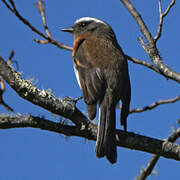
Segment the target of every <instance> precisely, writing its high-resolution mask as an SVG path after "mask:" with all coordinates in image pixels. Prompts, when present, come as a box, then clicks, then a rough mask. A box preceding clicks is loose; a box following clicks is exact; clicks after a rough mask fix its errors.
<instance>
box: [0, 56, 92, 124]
mask: <svg viewBox="0 0 180 180" xmlns="http://www.w3.org/2000/svg"><path fill="white" fill-rule="evenodd" d="M0 75H1V76H2V78H3V79H4V80H5V81H6V82H7V83H8V84H9V85H10V86H11V87H12V89H14V90H15V91H16V92H17V93H18V94H19V96H21V97H22V98H24V99H26V100H28V101H29V102H31V103H33V104H35V105H38V106H40V107H42V108H44V109H46V110H48V111H50V112H52V113H54V114H57V115H60V116H63V117H65V118H68V119H70V120H71V121H72V122H73V123H74V124H76V125H77V126H82V125H87V124H89V123H90V122H89V120H88V119H87V118H86V117H85V116H84V115H83V114H82V113H81V112H80V111H79V110H78V109H77V108H76V107H75V106H74V104H72V103H70V102H69V101H65V100H63V99H60V98H58V99H57V98H56V97H55V96H54V95H53V94H52V93H51V92H48V91H45V90H39V89H38V88H36V87H35V86H33V84H32V83H31V82H30V81H27V80H23V79H22V78H21V77H20V74H19V73H17V72H15V71H14V70H13V69H12V68H11V67H10V66H9V65H8V64H7V63H6V62H5V61H4V60H3V58H2V57H0Z"/></svg>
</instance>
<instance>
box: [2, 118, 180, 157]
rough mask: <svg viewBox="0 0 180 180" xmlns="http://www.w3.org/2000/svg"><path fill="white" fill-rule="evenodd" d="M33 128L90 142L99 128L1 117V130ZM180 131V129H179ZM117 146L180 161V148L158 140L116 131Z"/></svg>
mask: <svg viewBox="0 0 180 180" xmlns="http://www.w3.org/2000/svg"><path fill="white" fill-rule="evenodd" d="M22 127H33V128H40V129H43V130H48V131H52V132H56V133H61V134H64V135H67V136H78V137H83V138H86V139H89V140H94V141H95V140H96V137H97V127H96V126H95V125H94V126H91V125H90V126H86V127H85V128H83V129H82V128H78V127H76V126H69V125H64V124H61V123H55V122H52V121H49V120H46V119H44V118H41V117H34V116H21V115H17V116H6V115H0V129H9V128H22ZM179 129H180V128H179ZM116 140H117V145H118V146H120V147H125V148H129V149H134V150H138V151H144V152H148V153H153V154H158V155H160V156H163V157H165V158H171V159H175V160H178V161H180V146H178V145H176V144H173V143H170V142H167V141H161V140H158V139H154V138H150V137H146V136H142V135H138V134H134V133H130V132H124V131H122V130H116Z"/></svg>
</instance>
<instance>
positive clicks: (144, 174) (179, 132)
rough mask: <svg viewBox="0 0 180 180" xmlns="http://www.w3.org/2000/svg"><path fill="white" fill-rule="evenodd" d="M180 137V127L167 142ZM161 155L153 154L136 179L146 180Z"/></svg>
mask: <svg viewBox="0 0 180 180" xmlns="http://www.w3.org/2000/svg"><path fill="white" fill-rule="evenodd" d="M179 137H180V128H178V129H176V130H175V131H174V132H173V133H172V134H171V135H170V136H169V138H168V139H167V142H172V143H173V142H175V141H176V140H177V139H178V138H179ZM159 158H160V156H159V155H153V156H152V158H151V160H150V161H149V163H148V164H147V166H146V168H144V169H142V170H141V173H140V175H139V176H138V177H136V178H135V179H134V180H145V179H146V178H147V177H148V176H149V175H151V173H152V171H153V169H154V167H155V165H156V164H157V162H158V160H159Z"/></svg>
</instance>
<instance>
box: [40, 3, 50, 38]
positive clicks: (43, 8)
mask: <svg viewBox="0 0 180 180" xmlns="http://www.w3.org/2000/svg"><path fill="white" fill-rule="evenodd" d="M38 9H39V11H40V13H41V17H42V21H43V25H44V29H45V31H46V34H47V36H48V37H49V38H52V36H51V33H50V32H49V29H48V26H47V23H46V14H45V4H44V2H43V3H42V1H41V0H38Z"/></svg>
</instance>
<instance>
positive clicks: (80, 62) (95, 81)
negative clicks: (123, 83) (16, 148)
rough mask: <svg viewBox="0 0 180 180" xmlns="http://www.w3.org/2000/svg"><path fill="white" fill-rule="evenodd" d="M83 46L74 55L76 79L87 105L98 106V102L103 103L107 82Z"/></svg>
mask: <svg viewBox="0 0 180 180" xmlns="http://www.w3.org/2000/svg"><path fill="white" fill-rule="evenodd" d="M82 44H83V43H82ZM82 44H81V45H80V46H79V47H78V48H77V49H76V51H75V53H74V68H75V72H76V77H77V80H78V83H79V85H80V87H81V89H82V92H83V97H84V100H85V103H86V104H88V105H92V104H97V101H101V99H102V97H103V96H104V93H105V86H106V82H105V79H104V75H103V71H102V69H101V68H99V67H95V66H94V65H93V64H92V63H91V62H92V61H93V60H92V59H91V57H90V55H89V54H88V55H87V54H86V50H85V49H84V48H83V47H82Z"/></svg>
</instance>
